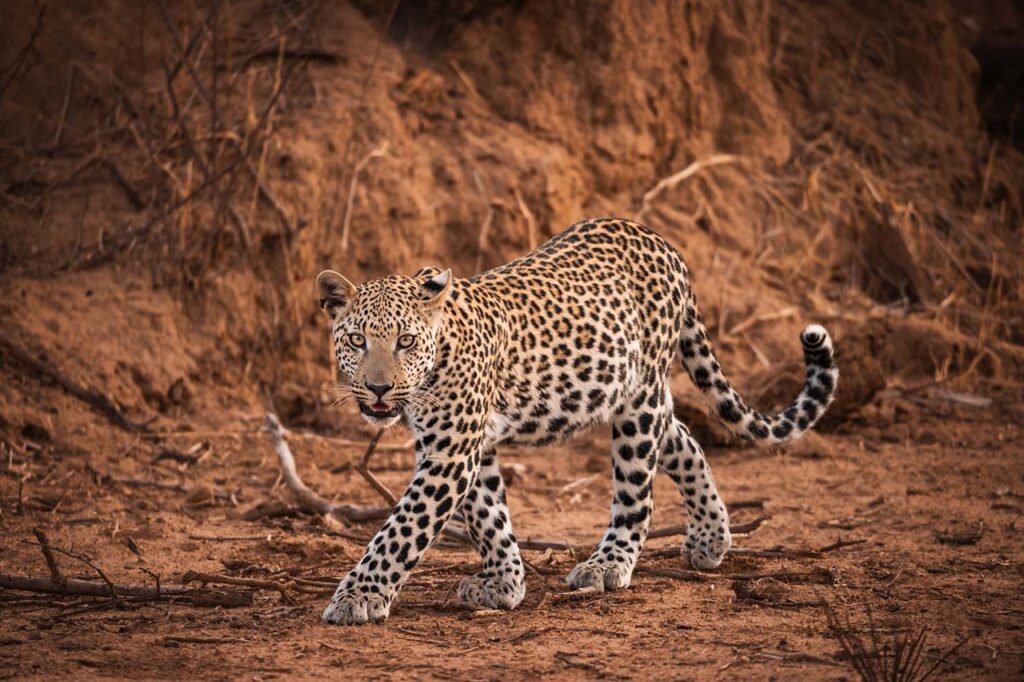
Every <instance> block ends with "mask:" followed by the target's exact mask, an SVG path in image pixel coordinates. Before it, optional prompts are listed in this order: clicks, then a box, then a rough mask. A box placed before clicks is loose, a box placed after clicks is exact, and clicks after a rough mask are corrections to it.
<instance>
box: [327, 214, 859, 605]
mask: <svg viewBox="0 0 1024 682" xmlns="http://www.w3.org/2000/svg"><path fill="white" fill-rule="evenodd" d="M316 281H317V284H316V286H317V292H318V295H319V302H320V307H321V308H322V310H323V312H324V313H325V314H326V316H327V318H328V319H329V321H330V328H331V346H332V347H333V352H334V359H335V360H336V364H337V371H336V377H337V378H338V380H339V384H340V386H341V390H342V391H344V392H345V394H346V395H347V396H348V397H350V398H353V399H354V402H355V405H357V406H358V409H359V412H360V413H361V414H362V415H363V417H365V419H366V420H367V421H368V422H369V423H370V424H372V425H373V426H374V427H377V428H388V427H391V426H395V425H397V424H399V423H401V424H403V425H404V426H405V427H407V428H408V429H410V430H411V432H412V435H413V437H414V451H415V466H414V471H413V473H412V475H411V482H410V483H409V484H408V487H407V489H406V490H405V492H404V493H403V494H402V496H401V498H400V499H399V500H398V501H397V503H396V504H395V505H394V506H393V508H392V509H391V512H390V516H389V517H388V518H387V519H386V520H385V521H384V523H383V525H382V526H381V527H380V530H379V531H378V532H377V533H376V535H374V536H373V538H372V539H371V540H370V542H369V544H368V546H367V547H366V551H365V553H364V555H363V556H362V558H361V559H360V561H359V562H358V563H357V564H356V566H355V567H354V568H352V569H351V571H350V572H349V573H348V574H347V575H346V576H345V577H344V578H343V579H342V580H341V581H340V583H339V585H338V587H337V590H336V591H335V593H334V596H333V597H332V598H331V600H330V603H329V604H328V605H327V607H326V609H325V610H324V611H323V616H322V618H323V621H324V622H326V623H328V624H346V625H359V624H363V623H367V622H380V621H382V620H384V619H386V618H387V617H388V616H389V614H390V610H391V606H392V604H393V602H394V600H395V597H396V595H398V593H399V591H400V589H401V587H402V585H403V583H404V582H405V581H406V580H407V578H408V577H409V575H410V572H411V571H412V570H413V568H414V567H415V566H416V565H417V564H418V563H419V562H420V560H421V559H422V558H423V556H424V553H425V552H427V550H428V549H429V548H430V547H431V545H433V544H434V543H435V541H436V540H437V539H438V538H439V537H440V536H441V535H442V531H443V529H444V528H445V527H446V525H447V524H448V523H449V521H451V520H452V519H453V517H459V518H461V520H462V522H464V524H465V528H466V531H467V534H468V536H469V538H470V539H471V540H472V544H473V545H475V547H476V549H477V550H478V551H479V555H480V559H481V564H480V566H481V568H480V571H479V572H477V573H476V574H475V575H471V576H466V577H465V578H464V579H462V581H461V583H460V584H459V587H458V592H457V594H458V598H459V600H460V601H461V602H463V603H464V604H467V605H469V606H471V607H475V608H480V609H514V608H515V607H516V606H518V605H519V604H520V602H522V600H523V598H524V596H525V594H526V582H525V571H524V567H525V566H524V561H523V558H522V554H521V552H520V549H519V545H518V543H517V539H516V535H515V533H514V532H513V526H512V520H511V517H510V514H509V508H508V500H507V495H506V488H505V482H504V481H503V479H502V473H501V470H500V468H499V460H498V449H499V448H502V447H508V446H536V447H543V446H547V445H550V444H553V443H557V442H561V441H564V440H565V439H567V438H569V437H571V436H573V435H576V434H579V433H580V432H582V431H584V430H587V429H590V428H591V427H594V426H596V425H599V424H605V425H608V424H610V431H611V460H612V462H611V464H612V466H611V472H612V501H611V514H610V520H609V523H608V527H607V530H606V531H605V533H604V535H603V537H602V538H601V540H600V541H599V543H598V544H597V546H596V549H594V551H593V553H591V554H590V555H589V557H587V558H586V559H584V560H583V561H581V562H580V563H578V564H577V565H576V566H575V567H574V568H573V569H572V570H571V571H570V572H569V574H568V576H567V578H566V581H567V583H568V587H569V588H571V589H573V590H578V589H582V588H591V590H590V591H599V592H603V591H612V590H620V589H624V588H627V587H629V585H630V582H631V580H632V576H633V572H634V569H635V567H636V564H637V559H638V557H639V556H640V553H641V551H642V549H643V546H644V542H645V540H646V538H647V535H648V531H649V527H650V523H651V513H652V510H653V496H652V486H653V481H654V477H655V474H656V473H657V472H658V471H661V472H664V473H665V474H667V475H668V476H669V477H670V478H671V479H672V481H673V482H674V483H675V485H676V487H677V488H678V491H679V493H680V495H681V496H682V500H683V502H684V507H685V509H686V511H687V514H688V522H687V526H686V534H685V536H684V539H683V542H682V547H681V550H680V552H681V555H682V557H683V559H684V560H687V561H688V562H689V564H690V566H691V567H693V568H694V569H698V570H705V571H707V570H713V569H716V568H718V567H719V565H720V564H721V562H722V560H723V557H725V555H726V553H727V552H728V551H729V549H730V547H731V545H732V538H731V535H730V532H729V513H728V510H727V508H726V504H725V502H724V501H723V499H722V496H721V495H720V494H719V492H718V488H717V486H716V484H715V479H714V477H713V475H712V472H711V468H710V466H709V465H708V459H707V457H706V456H705V454H704V451H703V450H702V449H701V446H700V445H699V444H698V443H697V441H696V440H695V438H694V437H693V435H691V432H690V430H689V429H688V427H687V425H686V424H684V423H683V421H681V420H680V419H679V418H677V417H676V416H675V413H674V410H673V397H672V393H671V392H670V390H669V387H670V378H671V376H672V373H673V363H674V361H675V359H676V358H677V357H678V358H679V359H680V360H681V364H682V367H683V368H684V369H685V371H686V373H687V374H688V375H689V377H690V379H691V380H692V382H693V384H694V385H695V386H696V388H697V389H698V392H699V393H700V394H701V395H702V396H703V397H704V398H705V399H706V401H707V403H708V405H709V409H710V410H711V411H712V412H713V414H714V415H716V416H717V418H719V419H720V420H721V421H722V423H724V424H725V426H726V427H728V428H729V429H730V430H731V431H732V432H734V433H735V434H737V435H738V436H740V437H742V438H743V439H747V440H749V441H753V442H754V443H758V444H763V445H768V444H779V443H784V442H786V441H790V440H792V439H795V438H798V437H800V436H801V435H802V434H804V433H806V432H807V431H808V430H809V429H811V428H812V427H813V426H814V425H815V424H816V423H817V422H818V421H819V420H820V419H821V417H822V415H823V414H824V413H825V410H826V409H827V408H828V406H829V405H830V403H831V402H832V400H833V398H834V395H835V391H836V386H837V383H838V379H839V370H838V368H837V366H836V364H835V362H834V357H833V344H832V339H831V337H830V336H829V334H828V332H827V331H826V330H825V329H824V327H822V326H821V325H818V324H811V325H809V326H807V327H806V328H805V329H804V330H803V331H802V333H801V335H800V341H801V345H802V350H803V355H804V364H805V367H806V374H805V379H804V382H803V385H802V388H801V391H800V393H799V395H798V396H797V398H796V399H795V401H794V402H793V403H791V404H790V405H789V406H788V407H786V408H785V409H783V410H782V411H781V412H779V413H777V414H762V413H761V412H759V411H757V410H755V409H753V408H752V407H750V406H749V405H748V403H747V402H746V401H744V400H743V398H741V397H740V395H739V394H738V393H737V391H736V390H735V389H734V388H733V386H732V384H731V383H730V381H729V379H728V378H727V377H726V374H725V372H724V370H723V369H722V366H721V364H720V362H719V360H718V358H717V357H716V355H715V353H714V351H713V350H712V346H711V343H710V340H709V337H708V330H707V327H706V326H705V323H704V318H703V315H702V314H701V312H700V309H699V308H698V305H697V298H696V295H695V293H694V291H693V287H692V285H691V277H690V272H689V270H688V269H687V266H686V264H685V262H684V260H683V257H682V256H681V255H680V253H679V252H678V251H677V250H676V249H675V248H674V247H673V246H672V245H671V244H670V243H669V242H668V241H667V240H666V239H664V238H663V237H661V236H660V235H659V234H657V233H656V232H655V231H654V230H652V229H650V228H648V227H646V226H644V225H641V224H639V223H637V222H633V221H630V220H626V219H618V218H601V219H588V220H583V221H580V222H578V223H576V224H574V225H572V226H570V227H568V228H566V229H565V230H563V231H562V232H561V233H559V234H557V235H555V236H554V237H552V238H551V239H550V240H549V241H547V242H546V243H544V244H542V245H540V246H539V247H537V248H536V249H535V250H533V251H531V252H529V253H527V254H525V255H523V256H521V257H519V258H517V259H515V260H513V261H511V262H509V263H507V264H505V265H501V266H499V267H496V268H494V269H491V270H488V271H486V272H483V273H481V274H478V275H476V276H474V277H469V278H465V279H460V278H456V277H453V275H452V271H451V269H445V270H441V269H440V268H437V267H428V268H423V269H421V270H419V271H418V272H416V273H415V274H413V275H412V276H411V277H406V276H399V275H390V276H384V277H379V278H376V279H372V280H370V281H367V282H365V283H363V284H361V285H359V286H356V285H354V284H352V283H351V282H350V281H349V280H347V279H346V278H345V277H344V276H342V275H341V274H339V273H338V272H335V271H332V270H325V271H323V272H321V273H320V274H319V275H318V277H317V280H316Z"/></svg>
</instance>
